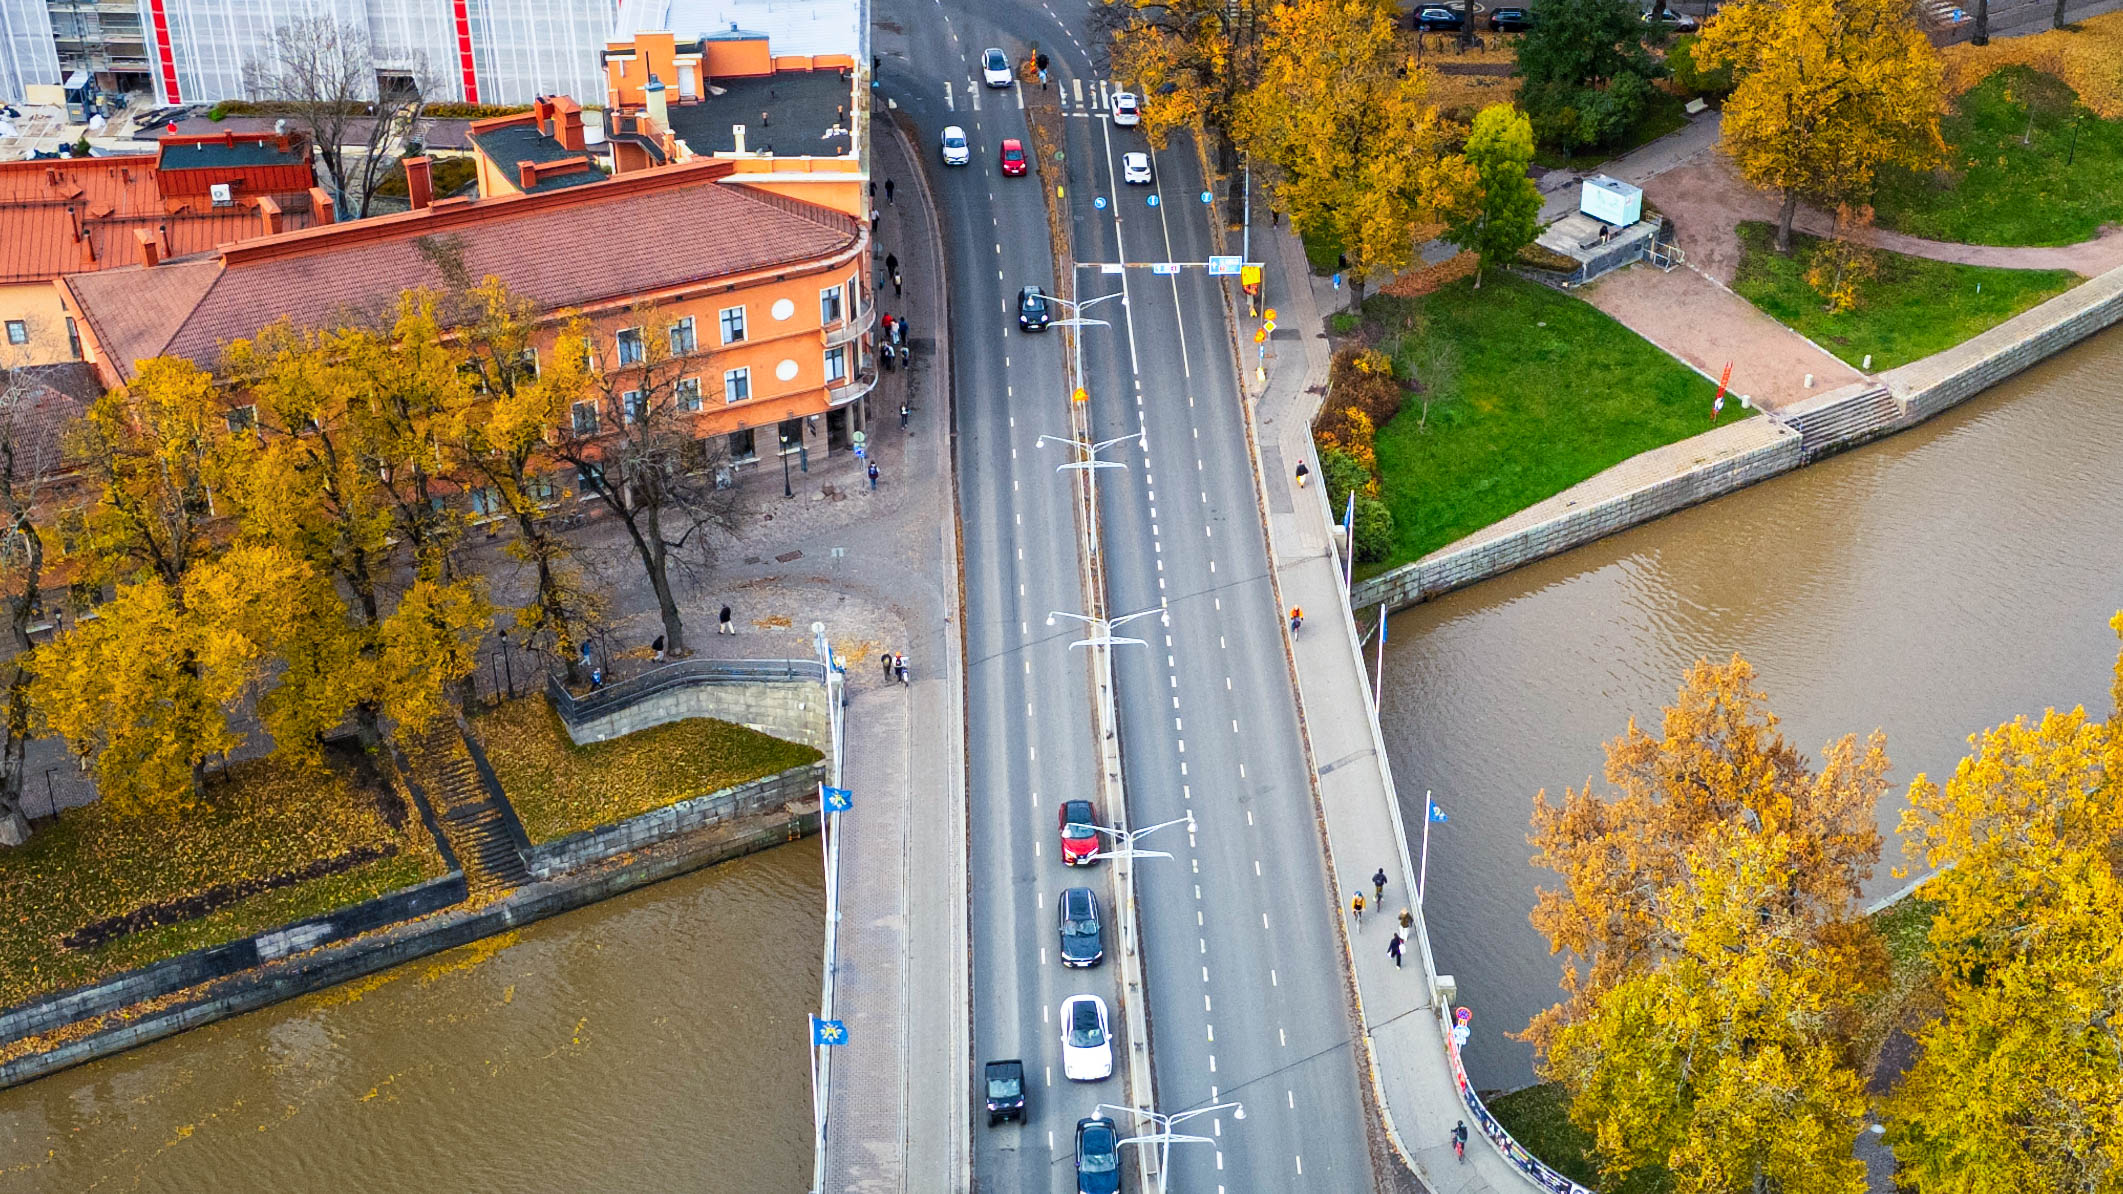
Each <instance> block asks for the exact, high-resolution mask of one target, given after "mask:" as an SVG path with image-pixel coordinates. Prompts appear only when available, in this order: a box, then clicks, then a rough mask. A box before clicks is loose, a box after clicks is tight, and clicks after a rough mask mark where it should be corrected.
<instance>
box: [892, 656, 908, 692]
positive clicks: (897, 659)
mask: <svg viewBox="0 0 2123 1194" xmlns="http://www.w3.org/2000/svg"><path fill="white" fill-rule="evenodd" d="M892 670H893V671H894V672H897V673H898V674H899V682H900V683H901V684H905V683H906V682H907V657H906V656H905V655H904V654H902V653H900V652H898V651H894V652H892Z"/></svg>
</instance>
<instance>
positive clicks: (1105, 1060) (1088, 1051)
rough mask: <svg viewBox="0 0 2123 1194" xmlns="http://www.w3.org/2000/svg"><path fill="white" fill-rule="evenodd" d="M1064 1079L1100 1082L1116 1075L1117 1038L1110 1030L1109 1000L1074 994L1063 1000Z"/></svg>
mask: <svg viewBox="0 0 2123 1194" xmlns="http://www.w3.org/2000/svg"><path fill="white" fill-rule="evenodd" d="M1061 1026H1062V1076H1063V1077H1064V1078H1067V1079H1069V1080H1070V1081H1071V1082H1096V1081H1098V1080H1099V1079H1101V1078H1110V1077H1112V1076H1113V1035H1112V1033H1111V1032H1109V1031H1108V1030H1107V1028H1106V1001H1105V1000H1103V999H1100V998H1099V997H1098V996H1096V995H1071V996H1069V997H1068V998H1067V999H1065V1000H1063V1001H1062V1005H1061Z"/></svg>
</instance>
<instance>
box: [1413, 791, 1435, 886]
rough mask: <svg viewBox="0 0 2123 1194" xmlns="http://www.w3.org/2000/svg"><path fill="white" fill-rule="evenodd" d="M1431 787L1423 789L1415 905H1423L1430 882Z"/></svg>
mask: <svg viewBox="0 0 2123 1194" xmlns="http://www.w3.org/2000/svg"><path fill="white" fill-rule="evenodd" d="M1432 807H1433V805H1432V803H1431V800H1430V789H1428V788H1424V789H1423V861H1422V863H1421V865H1420V867H1419V869H1418V870H1417V871H1416V873H1415V906H1416V907H1417V908H1418V909H1420V908H1421V907H1422V906H1423V888H1424V887H1425V886H1426V885H1427V884H1428V883H1429V882H1430V810H1431V808H1432Z"/></svg>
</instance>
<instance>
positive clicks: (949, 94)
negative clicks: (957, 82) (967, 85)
mask: <svg viewBox="0 0 2123 1194" xmlns="http://www.w3.org/2000/svg"><path fill="white" fill-rule="evenodd" d="M944 107H945V108H947V109H949V110H951V111H953V112H956V111H958V89H957V88H955V87H953V86H951V85H950V84H949V83H946V84H944Z"/></svg>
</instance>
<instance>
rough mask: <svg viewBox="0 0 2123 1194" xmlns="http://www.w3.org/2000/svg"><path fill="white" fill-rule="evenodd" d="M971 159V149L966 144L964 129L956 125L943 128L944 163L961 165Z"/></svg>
mask: <svg viewBox="0 0 2123 1194" xmlns="http://www.w3.org/2000/svg"><path fill="white" fill-rule="evenodd" d="M972 160H973V149H972V147H971V146H969V145H967V144H966V130H964V129H962V128H960V127H958V126H957V125H955V124H954V125H949V126H946V127H945V129H944V165H946V166H963V165H966V164H968V163H970V162H971V161H972Z"/></svg>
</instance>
